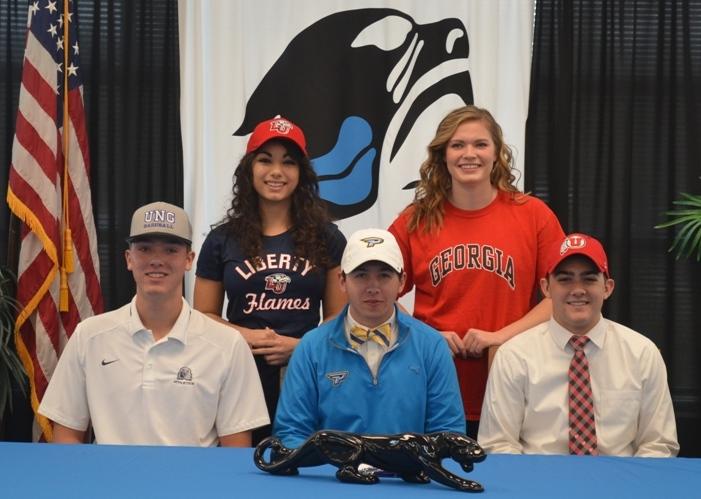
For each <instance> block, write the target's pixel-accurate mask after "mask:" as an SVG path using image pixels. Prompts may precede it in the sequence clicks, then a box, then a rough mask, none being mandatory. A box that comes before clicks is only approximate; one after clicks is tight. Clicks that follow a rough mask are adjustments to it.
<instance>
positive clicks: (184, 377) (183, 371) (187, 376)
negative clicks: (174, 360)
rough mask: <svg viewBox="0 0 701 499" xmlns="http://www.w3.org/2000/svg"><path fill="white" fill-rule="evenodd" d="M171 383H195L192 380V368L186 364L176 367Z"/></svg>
mask: <svg viewBox="0 0 701 499" xmlns="http://www.w3.org/2000/svg"><path fill="white" fill-rule="evenodd" d="M173 383H177V384H179V385H194V384H195V383H194V382H193V381H192V370H191V369H190V368H189V367H187V366H183V367H181V368H180V369H178V374H177V376H176V377H175V381H173Z"/></svg>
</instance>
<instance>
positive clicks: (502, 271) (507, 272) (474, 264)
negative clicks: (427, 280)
mask: <svg viewBox="0 0 701 499" xmlns="http://www.w3.org/2000/svg"><path fill="white" fill-rule="evenodd" d="M464 269H474V270H486V271H487V272H493V273H495V274H496V275H498V276H499V277H501V278H502V279H504V280H505V281H506V282H507V283H508V284H509V287H511V289H515V288H516V279H515V276H514V259H513V257H511V256H508V257H504V252H503V251H502V250H500V249H498V248H493V247H492V246H489V245H486V244H485V245H482V244H473V243H470V244H458V245H455V246H453V247H451V248H446V249H444V250H443V251H441V252H440V253H438V254H437V255H436V256H434V257H433V258H432V259H431V261H430V262H429V272H430V273H431V284H433V286H434V287H435V286H438V285H439V284H440V283H441V281H442V280H443V278H444V277H445V276H447V275H448V274H450V273H451V272H453V271H454V270H464Z"/></svg>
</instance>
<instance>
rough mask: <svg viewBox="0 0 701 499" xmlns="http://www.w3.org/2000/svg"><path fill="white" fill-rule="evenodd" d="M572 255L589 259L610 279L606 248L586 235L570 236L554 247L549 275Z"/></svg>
mask: <svg viewBox="0 0 701 499" xmlns="http://www.w3.org/2000/svg"><path fill="white" fill-rule="evenodd" d="M572 255H583V256H586V257H587V258H589V259H590V260H591V261H592V262H594V265H596V266H597V268H598V269H599V270H600V271H601V272H603V274H604V276H606V277H607V278H608V277H609V265H608V258H606V252H605V251H604V247H603V246H602V245H601V243H600V242H599V241H597V240H596V239H594V238H593V237H591V236H587V235H586V234H570V235H568V236H566V237H565V240H564V241H562V243H561V244H560V246H559V247H558V246H553V248H552V251H551V254H550V264H549V265H548V274H552V273H553V272H554V271H555V268H557V266H558V265H560V263H562V261H563V260H564V259H565V258H569V257H571V256H572Z"/></svg>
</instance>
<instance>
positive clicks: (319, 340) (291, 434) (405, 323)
mask: <svg viewBox="0 0 701 499" xmlns="http://www.w3.org/2000/svg"><path fill="white" fill-rule="evenodd" d="M347 311H348V307H347V306H346V309H345V310H344V311H343V312H342V313H341V314H339V316H338V317H337V318H336V319H334V320H332V321H329V322H327V323H324V324H322V325H321V326H319V327H317V328H316V329H313V330H312V331H310V332H308V333H307V334H306V335H304V337H302V340H301V341H300V342H299V344H298V345H297V347H296V348H295V350H294V353H293V354H292V357H291V359H290V363H289V366H288V368H287V373H286V374H285V381H284V384H283V387H282V393H281V395H280V400H279V402H278V407H277V413H276V416H275V424H274V426H273V434H274V435H276V436H278V437H279V438H280V439H281V440H282V442H283V443H284V445H285V446H286V447H289V448H296V447H299V446H300V445H301V444H303V443H304V442H305V440H306V439H307V438H308V437H309V436H311V435H312V434H313V433H314V432H315V431H318V430H322V429H332V430H341V431H351V432H354V433H360V434H365V435H371V434H376V435H379V434H395V433H405V432H415V433H431V432H435V431H455V432H459V433H464V432H465V415H464V414H465V413H464V411H463V406H462V399H461V397H460V389H459V387H458V379H457V375H456V372H455V365H454V364H453V360H452V358H451V355H450V350H449V349H448V345H447V344H446V342H445V340H444V339H443V337H442V336H441V334H440V333H439V332H438V331H436V330H435V329H433V328H431V327H430V326H428V325H426V324H424V323H423V322H420V321H418V320H416V319H414V318H413V317H410V316H409V315H407V314H404V313H402V312H400V311H399V310H397V314H396V318H397V325H398V330H399V336H398V338H397V342H396V343H395V344H394V346H393V347H392V348H391V349H390V350H389V351H388V352H387V353H386V354H385V356H384V357H383V358H382V362H381V364H380V367H379V369H378V374H377V378H373V376H372V373H371V371H370V368H369V367H368V365H367V363H366V362H365V359H364V358H363V357H362V356H361V355H360V354H359V353H357V352H356V351H355V350H353V349H352V348H351V346H350V344H349V343H348V341H347V340H346V335H345V331H344V318H345V316H346V313H347Z"/></svg>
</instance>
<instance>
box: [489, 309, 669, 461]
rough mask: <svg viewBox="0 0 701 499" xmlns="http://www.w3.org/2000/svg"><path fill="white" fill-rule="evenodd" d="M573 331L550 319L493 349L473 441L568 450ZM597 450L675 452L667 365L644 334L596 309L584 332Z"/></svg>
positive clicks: (496, 449)
mask: <svg viewBox="0 0 701 499" xmlns="http://www.w3.org/2000/svg"><path fill="white" fill-rule="evenodd" d="M571 336H572V333H570V332H569V331H567V330H566V329H565V328H563V327H562V326H561V325H560V324H558V323H557V322H556V321H555V320H554V319H550V321H549V322H545V323H543V324H539V325H538V326H536V327H534V328H532V329H529V330H528V331H525V332H523V333H522V334H519V335H517V336H515V337H513V338H512V339H510V340H509V341H507V342H506V343H504V344H503V345H502V346H501V347H500V348H499V350H498V351H497V353H496V355H495V357H494V361H493V363H492V367H491V370H490V373H489V379H488V381H487V391H486V393H485V399H484V404H483V407H482V416H481V420H480V427H479V434H478V441H479V443H480V445H482V447H483V448H484V449H485V450H486V451H487V452H489V453H510V454H521V453H523V454H568V452H569V451H568V447H567V445H568V428H569V427H568V394H567V382H568V378H567V371H568V368H569V365H570V361H571V360H572V355H573V353H574V351H573V349H572V347H571V346H570V345H568V344H567V342H568V341H569V339H570V337H571ZM587 336H589V338H590V340H591V341H590V342H589V343H588V344H587V346H586V347H585V349H584V351H585V353H586V355H587V358H588V360H589V371H590V374H591V384H592V392H593V395H594V412H595V415H594V417H595V420H596V435H597V441H598V449H599V453H600V454H601V455H613V456H649V457H667V456H676V455H677V453H678V452H679V444H678V443H677V428H676V423H675V420H674V409H673V408H672V398H671V396H670V394H669V387H668V386H667V371H666V368H665V364H664V361H663V360H662V356H661V355H660V352H659V350H658V349H657V347H656V346H655V345H654V344H653V343H652V341H650V340H649V339H648V338H646V337H644V336H643V335H641V334H639V333H636V332H635V331H633V330H631V329H629V328H627V327H625V326H622V325H620V324H617V323H615V322H613V321H609V320H607V319H604V318H603V317H602V318H601V320H600V321H599V322H598V323H597V325H596V326H594V328H593V329H592V330H591V331H589V333H587Z"/></svg>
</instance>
